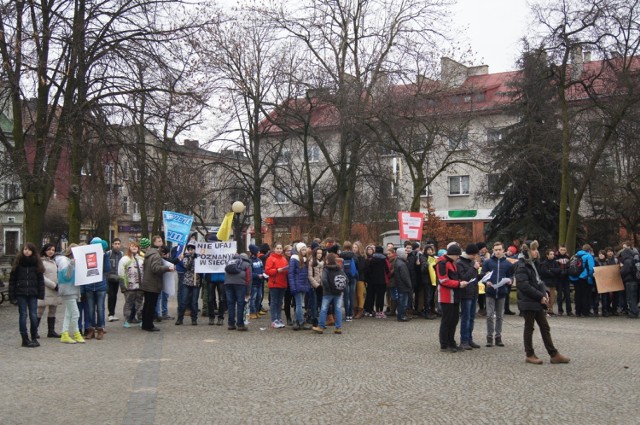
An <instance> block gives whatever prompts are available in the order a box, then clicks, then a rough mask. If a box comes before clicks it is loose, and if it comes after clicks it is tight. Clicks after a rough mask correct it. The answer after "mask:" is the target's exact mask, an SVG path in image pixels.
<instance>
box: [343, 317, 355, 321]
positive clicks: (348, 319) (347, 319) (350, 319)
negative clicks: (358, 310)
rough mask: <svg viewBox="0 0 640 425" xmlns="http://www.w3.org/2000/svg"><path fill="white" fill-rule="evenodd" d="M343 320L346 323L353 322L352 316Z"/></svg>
mask: <svg viewBox="0 0 640 425" xmlns="http://www.w3.org/2000/svg"><path fill="white" fill-rule="evenodd" d="M345 320H346V321H347V322H352V321H353V316H347V318H346V319H345Z"/></svg>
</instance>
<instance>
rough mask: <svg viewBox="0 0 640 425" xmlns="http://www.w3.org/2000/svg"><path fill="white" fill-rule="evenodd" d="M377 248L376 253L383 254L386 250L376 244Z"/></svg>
mask: <svg viewBox="0 0 640 425" xmlns="http://www.w3.org/2000/svg"><path fill="white" fill-rule="evenodd" d="M375 250H376V254H382V253H383V252H384V249H382V247H381V246H380V245H378V246H376V247H375Z"/></svg>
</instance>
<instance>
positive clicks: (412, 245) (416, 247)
mask: <svg viewBox="0 0 640 425" xmlns="http://www.w3.org/2000/svg"><path fill="white" fill-rule="evenodd" d="M418 248H420V242H414V243H412V244H411V249H413V250H414V251H415V250H416V249H418Z"/></svg>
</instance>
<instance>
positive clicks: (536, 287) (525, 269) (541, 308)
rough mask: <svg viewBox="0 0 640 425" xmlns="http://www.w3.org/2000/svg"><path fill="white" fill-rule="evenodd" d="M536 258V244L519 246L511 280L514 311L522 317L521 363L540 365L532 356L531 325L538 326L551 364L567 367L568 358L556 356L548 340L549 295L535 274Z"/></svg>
mask: <svg viewBox="0 0 640 425" xmlns="http://www.w3.org/2000/svg"><path fill="white" fill-rule="evenodd" d="M539 256H540V254H539V252H538V241H532V242H525V243H523V244H522V250H521V255H520V259H519V261H518V263H517V264H516V267H515V279H516V282H518V285H517V291H518V309H520V312H521V313H522V316H523V317H524V333H523V339H524V351H525V355H526V358H525V362H527V363H531V364H536V365H539V364H542V360H541V359H539V358H538V356H536V354H535V351H534V349H533V330H534V322H535V323H538V328H540V334H541V336H542V341H543V342H544V346H545V348H546V350H547V352H548V353H549V356H551V363H569V358H568V357H565V356H563V355H562V354H560V353H559V352H558V350H557V349H556V348H555V346H554V345H553V340H552V339H551V327H550V326H549V323H548V322H547V315H546V313H545V310H546V309H547V308H548V305H549V291H548V289H547V287H546V286H545V285H544V283H543V282H542V279H540V275H539V274H538V270H537V266H536V261H537V260H538V258H539Z"/></svg>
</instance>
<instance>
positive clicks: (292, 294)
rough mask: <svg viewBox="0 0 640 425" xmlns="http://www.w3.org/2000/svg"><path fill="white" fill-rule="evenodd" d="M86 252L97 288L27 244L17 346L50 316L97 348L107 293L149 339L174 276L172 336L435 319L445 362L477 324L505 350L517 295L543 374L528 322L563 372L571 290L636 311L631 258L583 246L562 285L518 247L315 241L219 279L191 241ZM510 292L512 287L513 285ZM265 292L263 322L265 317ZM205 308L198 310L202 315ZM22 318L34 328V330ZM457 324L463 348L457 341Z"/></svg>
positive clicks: (15, 272)
mask: <svg viewBox="0 0 640 425" xmlns="http://www.w3.org/2000/svg"><path fill="white" fill-rule="evenodd" d="M91 243H99V244H102V245H103V248H104V249H105V259H104V270H103V276H104V279H103V281H102V282H98V283H96V284H91V285H83V286H79V287H77V286H75V285H74V266H75V262H74V260H73V252H72V249H71V248H73V247H74V246H77V245H74V244H72V245H71V246H69V247H68V248H67V249H65V250H64V251H63V252H62V253H59V254H56V250H55V246H54V245H52V244H46V245H45V246H44V247H43V248H42V250H41V251H40V254H38V252H37V250H36V247H35V246H34V245H33V244H31V243H27V244H25V246H24V247H23V249H22V251H21V252H20V253H19V254H18V256H17V257H16V261H15V263H14V267H13V268H12V272H11V278H10V287H9V292H10V298H11V299H12V300H15V301H17V303H18V306H19V312H20V314H19V317H20V319H19V325H20V334H21V336H22V345H23V346H25V347H36V346H38V345H39V343H38V341H37V339H38V338H39V335H38V325H39V322H40V318H41V317H42V315H43V313H44V308H45V307H47V306H48V308H49V312H48V316H47V317H48V320H47V322H48V329H49V331H48V333H47V337H53V338H60V341H61V342H63V343H68V344H74V343H83V342H85V339H92V338H94V337H95V338H96V339H98V340H100V339H103V338H104V335H105V334H106V329H105V299H106V298H107V293H108V304H109V305H108V309H109V316H108V320H109V321H117V320H119V319H118V318H117V316H116V313H115V306H116V300H117V297H118V291H120V292H122V293H123V294H124V298H125V302H124V307H123V315H124V323H123V326H124V327H125V328H130V327H132V326H135V325H138V326H139V327H141V328H142V329H143V330H145V331H150V332H155V331H158V330H159V328H158V327H156V326H155V325H154V322H159V321H161V320H162V319H165V320H167V319H173V318H172V317H171V316H169V315H168V311H167V310H166V307H164V311H163V304H164V303H166V294H165V293H164V292H163V283H162V278H163V275H164V273H166V272H169V271H174V270H175V271H176V272H177V275H178V312H177V313H178V314H177V316H178V317H177V320H176V322H175V325H182V324H183V323H184V320H185V317H190V319H191V324H192V325H197V324H198V321H197V319H198V315H199V314H200V316H202V317H208V318H209V325H214V324H215V325H222V324H223V323H224V315H225V313H226V314H227V319H228V320H227V326H228V329H229V330H239V331H244V330H247V326H246V319H247V318H248V319H249V320H255V319H259V318H261V317H262V316H264V315H266V314H267V313H268V312H269V313H270V319H271V320H270V321H271V328H273V329H282V328H285V327H287V326H289V327H291V328H292V329H293V330H295V331H298V330H312V331H313V332H316V333H319V334H321V333H324V332H325V331H326V328H327V327H328V326H334V333H338V334H340V333H342V330H343V321H346V322H349V321H351V320H354V319H360V318H362V317H375V318H378V319H385V318H387V317H388V316H395V317H396V320H398V321H399V322H407V321H409V320H411V318H412V317H424V318H425V319H430V320H433V319H435V318H437V317H442V319H441V326H440V331H439V339H440V347H441V350H442V351H448V352H457V351H461V350H472V349H474V348H480V345H479V344H477V343H476V341H474V339H473V330H474V322H475V317H476V314H480V315H486V316H487V321H486V326H487V336H486V346H487V347H491V346H494V345H495V346H498V347H501V346H504V343H503V341H502V322H503V314H509V313H511V311H510V308H509V304H508V300H509V293H510V291H511V289H512V287H513V286H516V287H517V290H518V307H519V310H520V314H521V315H522V316H524V317H525V334H524V339H525V351H526V354H527V357H526V358H527V361H528V362H530V363H538V362H539V359H538V358H537V357H535V354H534V351H533V347H532V342H531V336H532V334H533V324H534V322H537V323H538V325H539V327H540V330H541V333H542V336H543V340H544V342H545V347H546V348H547V351H548V352H549V354H550V355H551V356H552V362H554V363H563V362H566V361H568V359H567V358H565V357H564V356H561V355H560V354H558V353H557V350H556V349H555V348H554V346H553V343H552V341H551V336H550V331H549V325H548V322H547V319H546V317H548V316H550V315H555V314H556V313H555V312H554V304H555V303H556V301H557V303H558V313H557V314H559V315H562V314H564V310H565V309H566V312H567V315H573V313H572V308H571V295H570V294H571V286H570V282H571V283H572V284H573V286H574V288H575V300H576V315H577V316H583V317H586V316H589V315H593V314H594V312H595V314H597V311H598V307H597V305H598V300H600V301H601V302H602V314H603V315H605V316H606V315H609V314H612V315H615V314H618V310H620V311H621V312H624V311H625V310H626V311H627V312H628V315H629V317H637V300H636V302H631V300H632V299H633V298H634V297H635V298H636V299H637V282H636V279H635V274H633V273H632V272H633V270H634V269H635V266H634V258H636V257H637V254H638V253H637V251H633V249H631V248H629V247H627V246H625V247H624V249H623V250H622V251H621V252H620V253H619V255H618V257H617V258H616V257H615V256H613V258H612V256H611V254H610V252H611V253H612V252H613V250H611V251H610V252H609V251H608V250H605V251H604V252H602V253H601V255H600V256H599V257H598V259H597V260H596V259H595V258H594V257H593V255H592V253H591V251H590V247H589V246H588V245H585V246H584V247H583V249H582V250H580V251H579V252H578V253H577V254H576V255H577V256H579V257H580V258H581V259H582V260H583V264H584V273H583V274H582V275H580V276H569V274H568V272H567V270H568V266H569V261H570V260H569V256H568V255H567V254H566V248H564V247H560V249H559V250H558V252H554V251H552V250H549V251H547V252H546V255H545V257H546V258H544V259H543V258H539V257H540V256H539V254H538V247H537V242H536V243H535V244H533V243H531V244H528V243H523V244H522V245H521V250H520V253H519V255H518V254H517V250H515V248H514V247H509V248H508V249H505V246H504V245H503V244H502V243H501V242H497V243H495V244H494V245H493V246H492V248H493V249H492V252H489V249H488V248H487V246H486V244H484V243H478V244H470V245H468V246H467V247H466V249H465V250H464V252H463V251H462V249H461V247H460V246H459V245H458V244H457V243H451V244H449V246H448V247H447V249H446V250H440V251H438V252H436V249H435V246H433V245H431V244H426V245H424V246H421V245H420V244H419V243H417V242H413V243H405V245H404V246H403V247H395V246H393V244H387V246H386V247H384V248H383V247H382V246H376V245H368V246H366V247H365V246H364V245H363V244H362V243H361V242H359V241H357V242H354V243H351V242H349V241H345V242H344V243H343V244H342V246H339V245H338V244H337V243H336V241H335V240H334V239H332V238H328V239H326V240H324V241H320V240H314V241H313V243H312V244H311V246H309V247H308V246H307V245H306V244H305V243H303V242H298V243H295V244H292V245H283V244H281V243H276V244H274V246H273V249H271V247H270V246H269V245H268V244H263V245H262V246H260V247H258V246H256V245H250V246H249V252H248V253H246V254H245V253H243V254H239V255H237V256H235V257H234V258H233V260H232V261H231V262H230V263H229V264H228V265H227V267H226V268H225V272H224V273H212V274H207V275H199V274H196V273H195V267H194V265H195V259H196V258H197V254H196V252H195V251H196V244H195V238H192V239H191V240H190V241H189V242H188V243H187V244H186V246H185V247H184V249H182V247H176V248H175V249H174V250H173V251H171V250H169V248H168V247H166V246H165V245H164V243H163V240H162V237H160V236H154V237H153V238H152V240H151V241H150V240H149V239H147V238H142V239H141V240H140V241H139V242H138V241H132V242H129V245H128V247H127V249H126V251H124V250H122V249H121V241H120V240H119V239H117V238H116V239H114V241H112V247H111V250H108V251H107V250H106V249H107V248H108V246H107V243H106V241H103V240H101V239H100V238H94V239H93V240H92V241H91ZM514 254H515V255H514ZM634 256H636V257H634ZM638 261H640V257H638ZM618 262H620V266H621V273H622V276H623V280H624V281H625V285H627V283H628V282H629V284H628V286H627V287H628V290H627V291H626V298H624V297H625V296H624V295H623V296H622V298H621V294H597V292H595V293H596V296H593V293H594V289H593V288H594V287H595V285H593V267H596V266H597V265H604V264H618ZM632 275H633V278H632ZM514 280H515V281H516V282H517V285H513V283H514ZM265 283H266V286H267V287H268V298H269V307H270V309H269V311H267V310H266V309H264V307H263V303H264V300H263V298H264V295H265V292H264V289H265ZM634 283H635V287H634V286H633V284H634ZM201 290H202V292H201ZM585 293H588V296H585V295H584V294H585ZM200 296H202V298H203V300H204V302H203V306H202V307H203V308H202V310H201V309H200V308H199V299H200ZM623 298H624V301H626V302H623ZM61 303H64V305H65V315H64V322H63V325H62V333H61V334H57V333H56V332H55V315H56V306H57V305H59V304H61ZM585 303H586V304H585ZM385 306H386V310H385ZM478 306H479V307H480V309H479V310H478ZM292 307H293V310H294V314H293V316H292V314H291V309H292ZM590 308H593V310H592V311H590ZM283 311H284V313H285V319H286V322H285V320H283V318H282V312H283ZM343 311H344V315H343ZM27 314H28V315H29V317H30V320H31V327H30V329H29V330H27V320H26V319H27ZM216 316H217V317H216ZM216 319H217V320H216ZM343 319H344V320H343ZM458 321H459V322H460V344H457V343H456V341H455V332H456V328H457V324H458ZM285 323H286V324H285ZM29 336H31V338H29Z"/></svg>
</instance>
